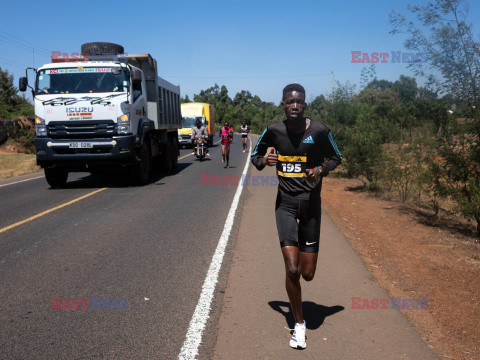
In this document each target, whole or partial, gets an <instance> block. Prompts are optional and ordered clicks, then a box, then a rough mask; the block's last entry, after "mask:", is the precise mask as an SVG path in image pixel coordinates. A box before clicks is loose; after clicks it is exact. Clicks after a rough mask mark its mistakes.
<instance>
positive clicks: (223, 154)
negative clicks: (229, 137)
mask: <svg viewBox="0 0 480 360" xmlns="http://www.w3.org/2000/svg"><path fill="white" fill-rule="evenodd" d="M222 162H225V145H222Z"/></svg>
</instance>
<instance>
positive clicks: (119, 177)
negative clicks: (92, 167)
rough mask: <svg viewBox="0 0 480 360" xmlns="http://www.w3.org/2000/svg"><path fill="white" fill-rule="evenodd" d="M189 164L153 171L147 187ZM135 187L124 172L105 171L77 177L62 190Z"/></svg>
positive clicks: (176, 172)
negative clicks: (165, 170)
mask: <svg viewBox="0 0 480 360" xmlns="http://www.w3.org/2000/svg"><path fill="white" fill-rule="evenodd" d="M191 164H192V163H191V162H188V163H178V164H177V168H176V169H175V170H174V171H169V172H164V171H154V172H153V173H152V175H151V177H150V181H149V183H148V184H147V186H148V185H152V184H156V183H158V182H159V181H160V180H161V179H163V178H165V177H167V176H173V175H176V174H178V173H179V172H181V171H183V170H185V169H186V168H187V167H189V166H190V165H191ZM72 174H73V173H72ZM135 186H137V185H135V184H134V182H133V180H132V178H131V176H130V175H129V174H128V173H127V172H126V171H125V170H106V171H105V172H98V173H95V174H90V173H85V176H82V177H79V178H77V179H75V180H71V181H67V184H66V185H65V186H64V187H63V189H96V188H101V187H110V188H124V187H135ZM50 189H52V188H50ZM52 190H58V189H52Z"/></svg>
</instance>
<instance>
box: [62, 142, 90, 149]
mask: <svg viewBox="0 0 480 360" xmlns="http://www.w3.org/2000/svg"><path fill="white" fill-rule="evenodd" d="M68 147H69V148H70V149H90V148H93V144H92V143H90V142H73V143H70V144H69V145H68Z"/></svg>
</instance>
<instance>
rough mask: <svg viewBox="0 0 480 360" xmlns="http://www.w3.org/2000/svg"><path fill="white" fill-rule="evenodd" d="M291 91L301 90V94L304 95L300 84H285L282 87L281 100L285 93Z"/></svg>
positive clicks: (303, 89)
mask: <svg viewBox="0 0 480 360" xmlns="http://www.w3.org/2000/svg"><path fill="white" fill-rule="evenodd" d="M292 91H298V92H301V93H302V94H303V96H305V88H304V87H303V86H302V85H300V84H296V83H293V84H288V85H287V86H285V87H284V88H283V97H282V100H283V99H285V95H287V93H289V92H292Z"/></svg>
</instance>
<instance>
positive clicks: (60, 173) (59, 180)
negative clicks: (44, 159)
mask: <svg viewBox="0 0 480 360" xmlns="http://www.w3.org/2000/svg"><path fill="white" fill-rule="evenodd" d="M45 179H46V180H47V183H48V185H50V186H51V187H52V188H54V189H55V188H61V187H64V186H65V184H66V183H67V179H68V171H65V170H61V169H55V168H53V169H49V168H45Z"/></svg>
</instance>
